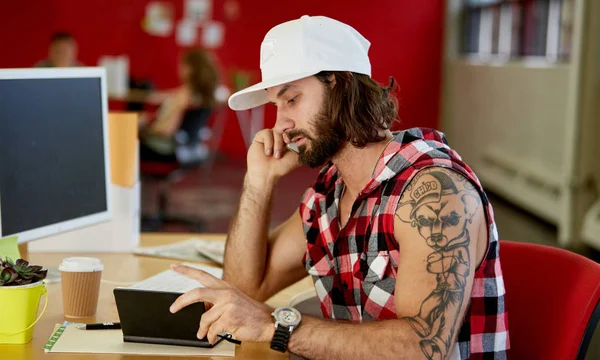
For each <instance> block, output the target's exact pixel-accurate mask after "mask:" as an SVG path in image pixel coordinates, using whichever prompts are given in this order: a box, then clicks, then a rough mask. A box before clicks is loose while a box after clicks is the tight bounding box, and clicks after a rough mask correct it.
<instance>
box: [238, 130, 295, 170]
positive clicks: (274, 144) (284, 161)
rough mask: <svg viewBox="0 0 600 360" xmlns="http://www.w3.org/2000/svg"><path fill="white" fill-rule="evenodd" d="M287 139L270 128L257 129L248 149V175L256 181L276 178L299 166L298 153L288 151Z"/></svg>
mask: <svg viewBox="0 0 600 360" xmlns="http://www.w3.org/2000/svg"><path fill="white" fill-rule="evenodd" d="M286 142H288V139H287V138H285V136H284V135H282V134H279V133H277V132H275V131H273V130H272V129H264V130H261V131H259V132H258V133H257V134H256V136H254V140H253V141H252V145H250V149H249V150H248V156H247V161H248V176H249V177H251V178H252V179H256V180H258V181H263V180H277V179H279V178H280V177H282V176H284V175H286V174H287V173H289V172H291V171H292V170H294V169H296V168H298V167H300V162H299V161H298V154H296V153H294V152H293V151H288V150H287V148H286V146H285V143H286Z"/></svg>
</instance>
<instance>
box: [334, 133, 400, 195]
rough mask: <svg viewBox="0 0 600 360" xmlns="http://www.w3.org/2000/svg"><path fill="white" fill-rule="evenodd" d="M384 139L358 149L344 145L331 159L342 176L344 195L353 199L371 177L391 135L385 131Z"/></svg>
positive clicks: (350, 145) (347, 144) (348, 144)
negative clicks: (344, 187)
mask: <svg viewBox="0 0 600 360" xmlns="http://www.w3.org/2000/svg"><path fill="white" fill-rule="evenodd" d="M382 135H385V138H384V139H383V140H382V141H379V142H377V143H371V144H368V145H367V146H365V148H363V149H358V148H355V147H354V146H352V144H350V143H346V145H345V147H344V148H343V149H342V150H341V151H340V153H339V154H338V155H337V156H335V157H334V158H333V159H332V162H333V164H334V165H335V166H336V168H337V170H338V171H339V172H340V174H341V175H342V179H343V180H344V185H345V186H346V190H345V193H346V194H347V195H349V196H350V197H352V198H353V199H355V198H356V197H357V196H358V194H359V193H360V192H361V191H362V190H363V189H364V188H365V186H367V184H368V183H369V181H370V180H371V178H372V177H373V171H374V169H375V166H376V165H377V162H378V161H379V158H380V157H381V156H382V155H383V151H384V149H385V147H386V146H387V144H388V143H389V142H390V140H391V139H392V133H391V132H390V131H386V132H385V133H384V134H382Z"/></svg>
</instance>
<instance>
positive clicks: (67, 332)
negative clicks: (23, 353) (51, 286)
mask: <svg viewBox="0 0 600 360" xmlns="http://www.w3.org/2000/svg"><path fill="white" fill-rule="evenodd" d="M77 325H79V324H76V323H70V322H65V323H64V324H63V325H60V324H57V325H56V327H55V328H54V331H53V333H52V335H51V336H50V339H49V340H48V343H47V344H46V345H45V346H44V351H45V352H47V353H87V354H130V355H163V356H211V357H213V356H227V357H232V356H235V344H232V343H229V342H226V341H222V342H220V343H219V344H218V345H216V346H215V347H213V348H199V347H190V346H176V345H158V344H144V343H135V342H124V341H123V332H122V331H121V330H81V329H78V328H77Z"/></svg>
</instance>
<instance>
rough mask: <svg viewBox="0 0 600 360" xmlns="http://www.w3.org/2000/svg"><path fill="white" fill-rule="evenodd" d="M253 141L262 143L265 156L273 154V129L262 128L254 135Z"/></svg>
mask: <svg viewBox="0 0 600 360" xmlns="http://www.w3.org/2000/svg"><path fill="white" fill-rule="evenodd" d="M254 141H256V142H259V143H262V144H263V146H264V149H265V154H266V155H267V156H271V154H273V131H272V130H271V129H264V130H262V131H260V132H258V133H257V134H256V136H255V137H254Z"/></svg>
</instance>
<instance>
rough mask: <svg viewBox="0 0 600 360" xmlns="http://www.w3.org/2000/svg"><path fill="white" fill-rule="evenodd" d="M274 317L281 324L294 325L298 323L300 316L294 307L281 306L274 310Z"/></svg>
mask: <svg viewBox="0 0 600 360" xmlns="http://www.w3.org/2000/svg"><path fill="white" fill-rule="evenodd" d="M275 318H276V319H277V321H279V323H281V325H285V326H296V325H298V324H299V323H300V318H301V316H300V313H299V312H298V310H296V309H294V308H289V307H281V308H277V309H276V310H275Z"/></svg>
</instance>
